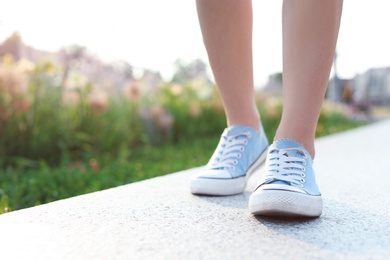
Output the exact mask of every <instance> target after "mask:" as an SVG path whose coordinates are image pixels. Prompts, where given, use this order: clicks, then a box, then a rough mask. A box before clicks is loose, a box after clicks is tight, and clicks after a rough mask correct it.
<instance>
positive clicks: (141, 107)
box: [0, 57, 361, 213]
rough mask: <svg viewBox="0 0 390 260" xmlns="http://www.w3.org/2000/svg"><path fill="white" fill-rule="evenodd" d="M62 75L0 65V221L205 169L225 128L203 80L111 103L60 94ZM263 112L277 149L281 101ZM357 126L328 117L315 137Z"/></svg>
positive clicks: (99, 96)
mask: <svg viewBox="0 0 390 260" xmlns="http://www.w3.org/2000/svg"><path fill="white" fill-rule="evenodd" d="M194 64H195V65H196V64H197V63H194ZM194 64H192V65H191V66H193V67H196V66H195V65H194ZM198 65H199V64H198ZM191 66H190V67H191ZM199 66H200V67H201V69H202V70H204V68H203V67H202V66H201V65H199ZM191 68H192V67H191ZM179 74H180V73H179ZM179 74H178V75H179ZM58 75H61V73H56V68H55V66H54V65H53V64H51V63H42V64H39V65H35V64H34V65H32V64H26V63H24V64H22V63H20V62H18V63H16V62H14V61H13V60H12V58H11V57H6V58H5V59H3V62H2V63H1V65H0V170H1V174H0V213H4V212H7V211H9V210H10V208H12V209H13V210H16V209H20V208H24V207H29V206H34V205H38V204H42V203H47V202H50V201H53V200H58V199H63V198H67V197H70V196H75V195H79V194H84V193H88V192H93V191H97V190H101V189H106V188H110V187H114V186H118V185H122V184H126V183H131V182H134V181H139V180H143V179H146V178H151V177H155V176H158V175H163V174H167V173H170V172H175V171H179V170H183V169H187V168H191V167H196V166H200V165H203V164H205V163H207V160H208V158H209V157H210V156H211V154H212V152H213V150H214V148H215V145H216V144H217V142H218V139H219V136H220V134H221V132H222V130H223V128H225V126H226V119H225V114H224V109H223V105H222V102H221V100H220V97H219V95H218V92H217V91H216V89H215V88H214V87H212V86H210V84H209V82H206V81H205V80H204V79H201V78H195V79H193V80H191V81H187V82H185V83H181V84H179V83H169V84H168V83H166V84H162V85H159V86H155V88H154V89H152V90H151V91H149V92H148V91H145V89H146V88H145V87H144V85H143V83H142V82H137V81H134V82H132V83H131V84H130V85H128V86H127V88H125V89H124V90H123V91H124V92H123V93H122V94H118V93H116V95H109V93H108V92H107V91H102V90H101V89H98V88H96V87H95V86H93V85H92V84H89V83H84V82H83V83H82V84H81V85H80V84H79V86H77V87H74V88H71V89H68V88H64V82H63V80H62V79H61V78H59V76H58ZM178 77H179V76H178ZM178 81H179V80H178ZM257 103H258V108H259V111H260V113H261V115H262V121H263V124H264V125H265V130H266V133H267V136H268V138H269V141H270V142H271V141H272V138H273V136H274V134H275V131H276V128H277V126H278V123H279V121H280V117H281V112H282V100H281V99H280V98H269V97H259V98H258V100H257ZM358 125H361V124H358V123H355V122H352V121H351V120H348V119H347V118H346V116H345V115H343V114H341V113H339V112H334V111H331V110H327V111H325V110H324V111H323V112H322V113H321V116H320V120H319V123H318V127H317V136H322V135H327V134H332V133H335V132H339V131H343V130H346V129H349V128H352V127H356V126H358Z"/></svg>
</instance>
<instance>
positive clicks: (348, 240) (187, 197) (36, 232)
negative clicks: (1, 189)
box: [0, 120, 390, 259]
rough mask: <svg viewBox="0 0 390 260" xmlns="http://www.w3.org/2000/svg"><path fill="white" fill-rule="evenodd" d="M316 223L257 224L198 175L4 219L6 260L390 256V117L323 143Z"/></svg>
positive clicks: (0, 255) (242, 199)
mask: <svg viewBox="0 0 390 260" xmlns="http://www.w3.org/2000/svg"><path fill="white" fill-rule="evenodd" d="M316 147H317V156H316V157H317V158H316V159H315V161H314V162H315V163H314V167H315V170H316V175H317V181H318V183H319V186H320V189H321V191H322V194H323V198H324V212H323V215H322V216H321V217H320V218H316V219H283V218H270V217H254V216H252V215H251V214H250V213H249V212H248V210H247V201H248V198H249V196H250V191H251V190H252V189H253V188H254V186H255V184H256V182H257V180H258V178H259V174H260V172H261V171H263V170H264V169H261V170H260V172H259V173H256V174H255V176H253V177H252V178H251V180H250V183H249V184H248V187H247V191H246V192H245V193H243V194H241V195H236V196H231V197H200V196H193V195H191V194H190V192H189V179H190V176H191V175H192V174H193V173H194V172H195V171H197V170H198V169H191V170H187V171H183V172H179V173H175V174H170V175H167V176H164V177H158V178H154V179H150V180H146V181H142V182H138V183H133V184H129V185H125V186H121V187H117V188H113V189H109V190H105V191H101V192H96V193H92V194H88V195H83V196H79V197H74V198H70V199H66V200H62V201H57V202H53V203H49V204H46V205H42V206H38V207H34V208H29V209H25V210H20V211H15V212H11V213H7V214H4V215H0V248H1V249H0V259H259V258H264V259H390V120H386V121H381V122H378V123H374V124H372V125H369V126H366V127H362V128H358V129H354V130H351V131H347V132H344V133H340V134H337V135H333V136H328V137H324V138H320V139H318V140H317V141H316Z"/></svg>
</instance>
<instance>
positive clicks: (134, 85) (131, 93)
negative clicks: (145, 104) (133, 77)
mask: <svg viewBox="0 0 390 260" xmlns="http://www.w3.org/2000/svg"><path fill="white" fill-rule="evenodd" d="M124 93H125V96H126V98H127V99H128V100H130V101H132V102H138V101H140V100H141V98H142V91H141V84H140V82H138V81H132V82H131V83H130V84H128V85H127V86H126V87H125V88H124Z"/></svg>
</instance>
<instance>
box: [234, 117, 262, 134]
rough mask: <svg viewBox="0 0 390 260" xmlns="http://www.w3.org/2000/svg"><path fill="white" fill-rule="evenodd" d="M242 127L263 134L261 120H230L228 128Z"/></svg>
mask: <svg viewBox="0 0 390 260" xmlns="http://www.w3.org/2000/svg"><path fill="white" fill-rule="evenodd" d="M235 125H240V126H247V127H250V128H253V129H254V130H255V131H256V132H257V133H260V132H261V125H262V124H261V121H260V119H259V120H228V127H231V126H235Z"/></svg>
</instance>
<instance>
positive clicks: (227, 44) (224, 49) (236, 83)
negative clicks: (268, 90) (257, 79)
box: [196, 0, 260, 131]
mask: <svg viewBox="0 0 390 260" xmlns="http://www.w3.org/2000/svg"><path fill="white" fill-rule="evenodd" d="M196 3H197V10H198V17H199V22H200V26H201V30H202V34H203V40H204V44H205V46H206V50H207V53H208V56H209V61H210V65H211V68H212V70H213V74H214V77H215V81H216V83H217V86H218V89H219V91H220V94H221V96H222V100H223V103H224V107H225V112H226V116H227V123H228V125H229V126H232V125H244V126H250V127H252V128H254V129H255V130H257V131H259V130H260V129H259V127H260V116H259V113H258V110H257V107H256V104H255V95H254V88H253V85H254V84H253V65H252V2H251V0H239V1H237V0H197V2H196Z"/></svg>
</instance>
